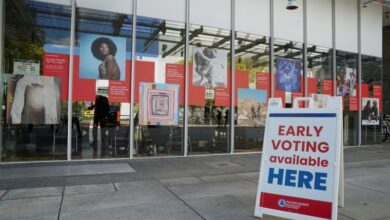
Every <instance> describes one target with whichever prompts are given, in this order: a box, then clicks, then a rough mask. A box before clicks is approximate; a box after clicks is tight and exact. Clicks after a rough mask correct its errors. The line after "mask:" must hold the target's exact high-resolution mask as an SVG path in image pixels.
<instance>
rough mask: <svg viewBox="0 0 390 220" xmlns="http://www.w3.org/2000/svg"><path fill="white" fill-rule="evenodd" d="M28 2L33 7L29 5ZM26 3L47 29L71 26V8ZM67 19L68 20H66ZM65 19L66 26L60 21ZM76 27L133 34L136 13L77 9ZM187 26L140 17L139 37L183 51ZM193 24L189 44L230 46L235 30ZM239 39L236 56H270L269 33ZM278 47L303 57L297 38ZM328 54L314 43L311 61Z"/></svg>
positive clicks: (165, 50) (280, 52)
mask: <svg viewBox="0 0 390 220" xmlns="http://www.w3.org/2000/svg"><path fill="white" fill-rule="evenodd" d="M18 2H19V1H18ZM26 6H27V7H31V8H30V9H27V7H26ZM24 7H26V8H24ZM24 7H23V8H24V10H21V9H19V10H18V11H19V14H28V13H29V12H31V11H33V12H34V15H35V16H36V21H37V28H43V29H45V30H47V31H55V30H59V29H63V30H66V31H69V27H67V26H68V25H66V24H69V22H70V20H69V19H70V13H69V8H66V7H54V6H53V5H50V6H49V5H47V4H40V3H32V4H30V5H24ZM43 18H47V19H43ZM64 19H65V22H64V21H63V20H64ZM60 21H62V22H60ZM62 23H64V24H65V26H66V27H65V26H61V25H59V24H62ZM76 28H77V32H78V33H79V32H84V33H94V34H111V35H115V36H123V37H129V36H130V34H131V30H132V17H131V16H123V15H120V14H115V13H106V12H102V11H96V10H86V9H79V10H78V11H77V27H76ZM184 28H185V27H184V24H181V23H177V22H168V21H164V20H160V19H151V18H144V17H138V20H137V33H138V36H137V37H138V38H140V39H143V40H144V45H143V52H146V51H147V50H148V49H149V47H150V46H151V45H152V44H153V43H156V42H158V44H159V47H161V48H162V54H161V55H162V57H166V56H169V55H175V54H176V55H177V54H180V51H183V47H184V33H185V31H184V30H185V29H184ZM189 28H190V36H189V39H190V42H189V44H190V45H191V46H201V47H212V48H218V49H224V50H230V39H231V36H230V34H231V33H230V31H229V30H224V29H219V28H211V27H204V26H200V25H190V27H189ZM235 43H236V51H235V52H236V56H250V57H251V58H252V59H253V60H258V59H261V58H262V57H268V53H269V41H268V38H266V37H263V36H258V35H253V34H248V33H240V32H237V33H236V42H235ZM309 46H310V45H309ZM274 50H275V56H283V57H288V58H295V59H301V58H302V52H303V51H302V44H299V43H296V42H290V41H283V40H276V41H275V44H274ZM327 56H328V49H325V50H323V49H321V48H318V47H314V46H310V47H309V48H308V59H309V61H317V62H318V61H319V62H321V60H323V59H324V58H325V57H327Z"/></svg>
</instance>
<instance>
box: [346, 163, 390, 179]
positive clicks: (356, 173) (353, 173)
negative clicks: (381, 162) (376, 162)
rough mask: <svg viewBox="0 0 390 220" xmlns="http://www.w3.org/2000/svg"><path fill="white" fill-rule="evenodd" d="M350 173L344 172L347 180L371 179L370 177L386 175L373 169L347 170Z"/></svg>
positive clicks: (355, 168) (354, 168)
mask: <svg viewBox="0 0 390 220" xmlns="http://www.w3.org/2000/svg"><path fill="white" fill-rule="evenodd" d="M347 169H348V172H344V178H345V180H350V179H352V180H353V179H355V178H360V177H369V176H377V175H383V174H386V173H385V172H381V170H379V169H377V168H373V167H363V166H360V167H353V168H347Z"/></svg>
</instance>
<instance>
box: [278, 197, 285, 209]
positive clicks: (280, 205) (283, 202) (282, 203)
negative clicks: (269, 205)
mask: <svg viewBox="0 0 390 220" xmlns="http://www.w3.org/2000/svg"><path fill="white" fill-rule="evenodd" d="M278 205H279V207H282V208H284V207H285V206H286V201H285V200H284V199H279V201H278Z"/></svg>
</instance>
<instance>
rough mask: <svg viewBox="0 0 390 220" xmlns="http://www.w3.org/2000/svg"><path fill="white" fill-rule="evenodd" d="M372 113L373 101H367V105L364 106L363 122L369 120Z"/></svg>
mask: <svg viewBox="0 0 390 220" xmlns="http://www.w3.org/2000/svg"><path fill="white" fill-rule="evenodd" d="M370 111H371V101H370V100H367V103H366V105H365V106H364V108H363V111H362V120H367V119H368V116H369V115H370Z"/></svg>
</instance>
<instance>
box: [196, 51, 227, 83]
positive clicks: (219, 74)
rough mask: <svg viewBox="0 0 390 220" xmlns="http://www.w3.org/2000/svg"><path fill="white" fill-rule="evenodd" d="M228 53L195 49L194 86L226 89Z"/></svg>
mask: <svg viewBox="0 0 390 220" xmlns="http://www.w3.org/2000/svg"><path fill="white" fill-rule="evenodd" d="M227 53H228V51H225V50H218V49H215V48H193V74H192V83H193V85H194V86H205V87H207V88H215V87H222V88H226V87H227Z"/></svg>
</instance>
